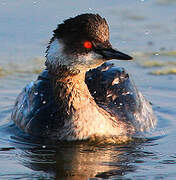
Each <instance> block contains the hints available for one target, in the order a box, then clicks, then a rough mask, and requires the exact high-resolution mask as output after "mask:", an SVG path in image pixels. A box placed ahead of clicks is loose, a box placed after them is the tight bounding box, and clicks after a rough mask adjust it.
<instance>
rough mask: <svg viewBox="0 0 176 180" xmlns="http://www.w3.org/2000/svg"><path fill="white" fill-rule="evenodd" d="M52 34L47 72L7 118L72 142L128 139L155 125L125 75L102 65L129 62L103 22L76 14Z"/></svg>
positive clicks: (148, 107)
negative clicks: (113, 44) (116, 46)
mask: <svg viewBox="0 0 176 180" xmlns="http://www.w3.org/2000/svg"><path fill="white" fill-rule="evenodd" d="M53 32H54V34H53V37H52V38H51V40H50V43H49V46H48V48H47V51H46V62H45V65H46V69H45V70H44V71H43V72H42V73H41V74H40V75H39V76H38V79H37V80H36V81H34V82H31V83H30V84H28V85H27V86H26V87H25V88H24V89H23V91H22V92H21V93H20V94H19V96H18V97H17V99H16V102H15V105H14V108H13V112H12V116H11V117H12V120H13V121H14V122H15V124H16V125H17V126H18V127H19V128H20V129H22V130H23V131H24V132H26V133H28V134H30V135H33V136H34V137H35V136H36V137H44V138H49V139H55V140H68V141H72V140H86V139H89V138H91V137H120V136H128V135H129V136H131V135H133V134H135V133H136V132H141V131H142V132H143V131H146V130H148V129H150V128H153V127H154V126H155V124H156V118H155V116H154V115H153V111H152V108H151V105H150V103H149V102H148V101H147V100H146V99H145V98H144V97H143V95H142V94H141V93H140V92H138V90H137V89H136V87H135V85H134V83H133V81H132V80H131V79H130V77H129V75H128V73H127V72H125V70H124V69H123V68H118V67H114V66H113V64H112V63H108V62H106V61H107V60H110V59H120V60H131V59H132V57H130V56H128V55H126V54H124V53H122V52H119V51H118V50H115V49H113V48H112V46H111V44H110V42H109V27H108V24H107V22H106V20H105V19H104V18H102V17H101V16H99V15H98V14H82V15H78V16H76V17H74V18H70V19H68V20H65V21H64V22H63V23H62V24H59V25H58V27H57V29H56V30H54V31H53ZM103 63H104V64H103Z"/></svg>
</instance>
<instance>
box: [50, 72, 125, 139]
mask: <svg viewBox="0 0 176 180" xmlns="http://www.w3.org/2000/svg"><path fill="white" fill-rule="evenodd" d="M84 80H85V72H81V73H78V74H76V75H70V76H67V77H63V78H59V79H58V78H56V79H55V80H54V94H55V97H56V101H57V102H59V106H60V110H61V111H62V117H63V116H64V117H63V121H64V126H63V127H62V130H61V131H60V134H59V137H60V139H67V140H78V139H79V140H81V139H87V138H90V137H93V136H102V135H107V136H108V135H112V134H114V135H119V134H121V133H122V129H123V128H121V125H120V124H119V123H118V120H117V119H116V118H115V117H111V115H110V114H109V113H108V112H107V111H105V110H104V109H102V108H100V107H99V106H98V105H97V104H96V102H95V101H94V99H93V97H92V96H91V94H90V92H89V89H88V87H87V85H86V83H85V81H84ZM114 122H116V123H114ZM117 125H118V130H117V129H116V128H117V127H116V126H117Z"/></svg>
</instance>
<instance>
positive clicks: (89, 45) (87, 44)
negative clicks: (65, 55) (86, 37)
mask: <svg viewBox="0 0 176 180" xmlns="http://www.w3.org/2000/svg"><path fill="white" fill-rule="evenodd" d="M84 47H85V48H87V49H90V48H92V43H91V42H90V41H86V42H84Z"/></svg>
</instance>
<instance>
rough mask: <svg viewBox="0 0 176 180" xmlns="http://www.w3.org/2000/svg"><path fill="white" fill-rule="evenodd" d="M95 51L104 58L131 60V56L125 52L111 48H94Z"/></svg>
mask: <svg viewBox="0 0 176 180" xmlns="http://www.w3.org/2000/svg"><path fill="white" fill-rule="evenodd" d="M95 52H96V53H98V54H100V55H102V56H103V58H104V59H106V60H110V59H119V60H132V59H133V58H132V57H131V56H129V55H127V54H124V53H122V52H120V51H117V50H115V49H113V48H96V49H95Z"/></svg>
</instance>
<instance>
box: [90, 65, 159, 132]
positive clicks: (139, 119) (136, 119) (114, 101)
mask: <svg viewBox="0 0 176 180" xmlns="http://www.w3.org/2000/svg"><path fill="white" fill-rule="evenodd" d="M86 83H87V86H88V88H89V91H90V92H91V94H92V96H93V97H94V99H95V101H96V103H97V104H98V105H99V106H100V107H102V108H104V109H105V110H106V111H108V112H110V113H111V114H112V115H114V116H117V117H118V118H119V119H120V120H123V121H126V122H130V123H132V124H133V125H134V127H135V128H136V129H137V130H138V131H144V130H147V129H149V128H151V127H154V125H155V124H156V118H155V116H154V115H153V111H152V108H151V105H150V103H149V102H148V101H147V100H146V99H145V98H144V97H143V95H142V94H141V93H140V92H139V91H138V90H137V88H136V86H135V84H134V82H133V80H132V79H131V78H130V76H129V75H128V73H127V72H126V71H125V69H124V68H121V67H114V66H113V64H112V63H104V64H103V65H101V66H100V67H98V68H96V69H93V70H90V71H88V72H87V74H86Z"/></svg>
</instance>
